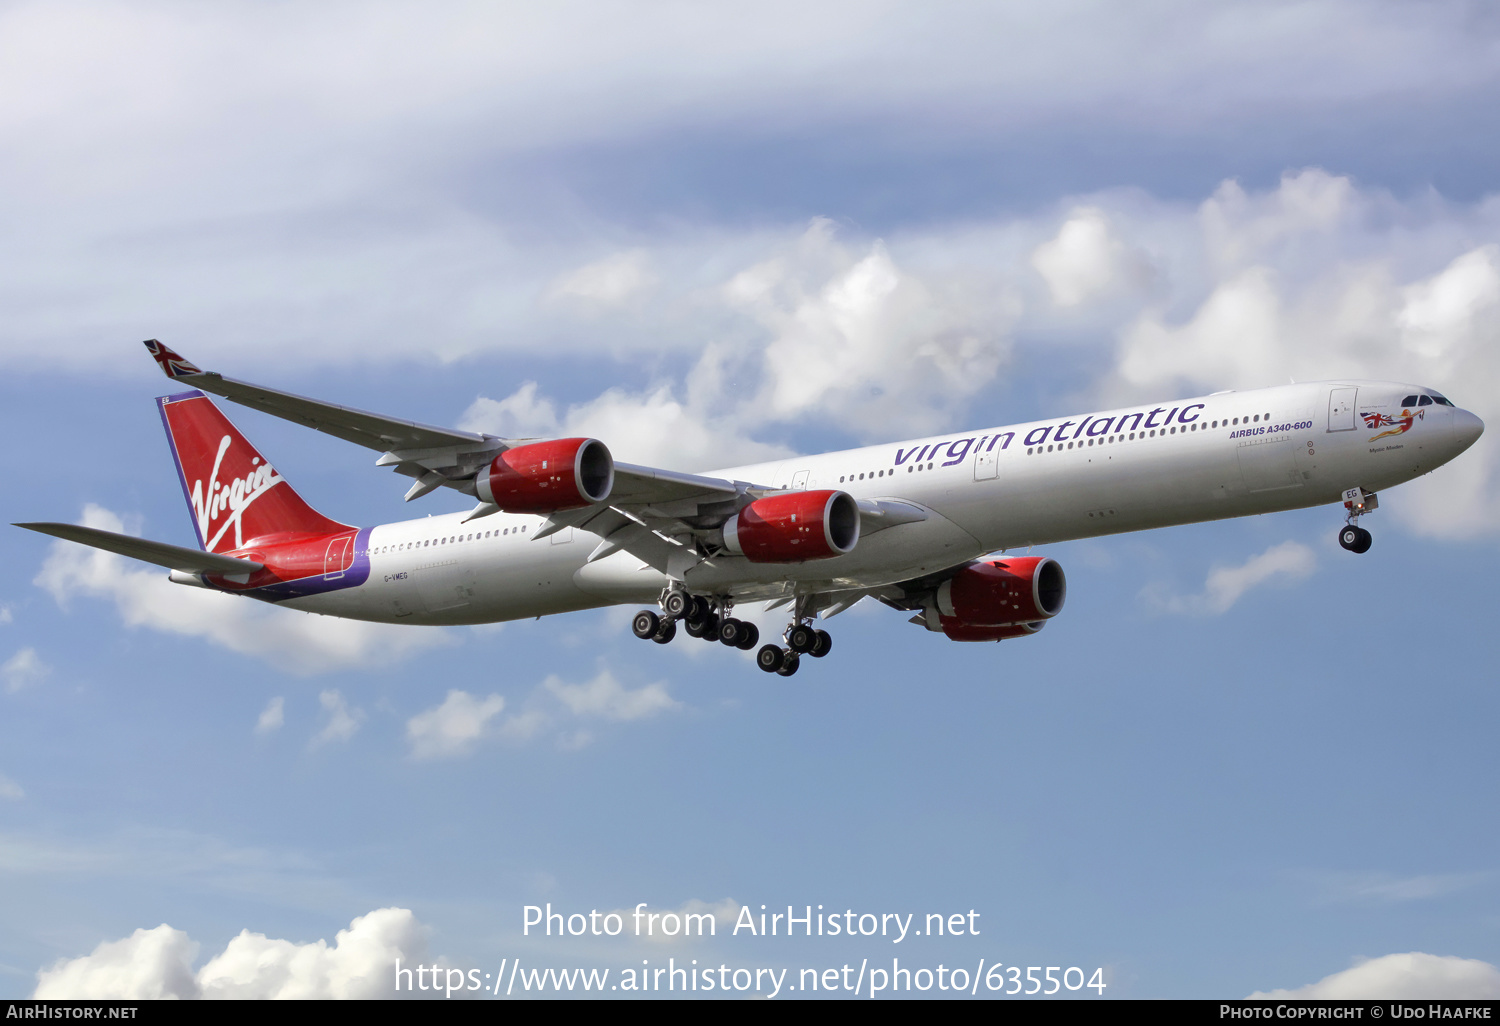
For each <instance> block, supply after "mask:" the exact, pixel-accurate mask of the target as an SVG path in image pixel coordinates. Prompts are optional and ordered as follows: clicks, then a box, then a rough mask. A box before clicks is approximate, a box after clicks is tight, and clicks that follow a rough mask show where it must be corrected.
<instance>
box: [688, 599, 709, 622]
mask: <svg viewBox="0 0 1500 1026" xmlns="http://www.w3.org/2000/svg"><path fill="white" fill-rule="evenodd" d="M713 615H714V607H713V606H712V605H711V604H710V603H709V601H708V599H706V598H704V597H703V596H702V595H694V596H693V605H692V608H690V609H689V610H688V612H687V619H688V622H689V623H692V622H694V621H696V622H698V623H707V622H708V618H709V617H711V616H713Z"/></svg>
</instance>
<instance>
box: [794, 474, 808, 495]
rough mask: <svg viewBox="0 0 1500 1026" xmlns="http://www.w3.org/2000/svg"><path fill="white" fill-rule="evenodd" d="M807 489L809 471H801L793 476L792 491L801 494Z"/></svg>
mask: <svg viewBox="0 0 1500 1026" xmlns="http://www.w3.org/2000/svg"><path fill="white" fill-rule="evenodd" d="M806 488H807V471H805V470H799V471H797V472H796V473H795V474H793V475H792V491H794V492H800V491H804V490H805V489H806Z"/></svg>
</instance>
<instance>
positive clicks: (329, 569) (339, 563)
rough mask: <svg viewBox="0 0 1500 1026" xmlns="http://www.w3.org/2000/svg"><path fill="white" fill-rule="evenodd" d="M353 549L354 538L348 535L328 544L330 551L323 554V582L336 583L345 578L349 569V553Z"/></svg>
mask: <svg viewBox="0 0 1500 1026" xmlns="http://www.w3.org/2000/svg"><path fill="white" fill-rule="evenodd" d="M353 547H354V538H353V537H352V536H351V535H347V534H346V535H343V536H341V537H338V538H334V539H333V540H332V541H330V542H329V543H328V551H327V552H325V553H324V554H323V580H325V581H336V580H338V579H339V578H340V577H343V576H344V571H345V570H347V569H349V564H350V562H351V560H350V558H349V553H350V550H351V549H352V548H353ZM313 551H314V552H316V551H317V549H314V550H313Z"/></svg>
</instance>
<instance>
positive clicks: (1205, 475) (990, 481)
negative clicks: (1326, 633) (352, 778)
mask: <svg viewBox="0 0 1500 1026" xmlns="http://www.w3.org/2000/svg"><path fill="white" fill-rule="evenodd" d="M146 347H147V349H148V350H150V352H151V354H152V356H153V357H154V358H155V360H156V361H157V363H158V364H159V365H160V366H161V368H162V370H163V371H164V372H165V373H166V375H167V377H168V378H171V379H172V380H173V381H174V382H175V383H177V384H178V385H181V386H184V387H185V388H187V389H188V390H187V391H181V392H176V393H174V394H172V395H166V396H162V397H160V398H158V399H157V400H156V402H157V407H158V410H159V412H160V414H161V418H162V424H163V426H164V428H165V429H166V434H167V438H168V441H169V443H170V447H171V450H172V454H173V457H174V460H175V462H176V465H177V473H178V478H179V480H180V481H181V484H182V490H183V495H184V497H185V498H186V499H187V504H188V508H189V511H190V513H191V516H192V521H193V528H194V530H195V531H196V533H197V537H198V542H199V547H198V548H196V549H194V548H188V547H183V546H177V545H168V544H164V543H161V542H154V541H149V540H146V539H142V538H136V537H132V536H127V535H120V534H115V533H112V532H108V531H101V530H97V529H94V528H89V527H83V526H79V525H74V524H62V523H28V524H18V525H16V526H19V527H25V528H29V529H31V530H33V531H40V532H41V533H43V534H48V535H52V536H54V537H57V538H62V539H66V540H69V541H73V542H81V543H83V544H85V545H91V546H94V547H96V548H100V549H105V550H108V551H110V552H115V553H119V554H122V555H125V556H130V557H133V558H135V559H139V560H144V561H146V562H149V563H154V564H156V565H158V566H162V567H164V568H166V569H167V570H169V571H170V579H171V580H172V581H174V582H176V583H178V584H182V585H187V586H191V587H194V588H205V589H210V590H213V591H220V592H229V593H233V594H237V595H243V596H245V597H248V598H255V599H260V600H262V601H266V602H272V603H276V604H278V605H283V606H286V607H288V608H291V609H299V610H306V611H309V612H316V613H322V614H326V615H329V616H342V617H349V618H353V619H358V620H372V621H379V622H384V623H404V624H425V625H457V624H479V623H492V622H496V621H501V620H516V619H521V618H527V617H538V616H544V615H549V614H554V613H563V612H569V611H573V610H580V609H591V608H597V607H601V606H611V605H618V604H624V603H630V604H643V605H646V606H647V607H648V608H645V609H642V610H641V611H640V612H639V613H637V614H636V616H635V618H634V620H633V622H632V630H633V631H634V633H635V634H636V635H637V636H638V637H640V638H642V639H647V640H650V641H653V642H656V643H658V644H667V643H668V642H670V641H672V639H673V638H674V637H675V636H676V633H677V627H678V625H679V624H681V625H682V628H683V631H684V632H685V633H686V634H688V635H689V636H691V637H694V638H699V639H704V640H707V641H710V642H714V641H717V642H720V643H722V644H724V645H728V646H730V647H733V648H739V649H743V650H746V651H749V650H751V649H754V648H756V646H757V645H758V644H759V642H760V637H759V629H758V628H757V627H756V625H755V624H753V623H751V622H749V621H746V620H741V619H738V618H736V617H735V616H734V615H733V612H734V610H735V609H736V607H737V606H744V605H747V604H750V603H765V608H766V609H767V610H774V609H782V608H784V609H785V610H786V616H787V621H788V622H787V626H786V629H785V630H784V632H783V634H782V638H781V641H782V644H774V643H768V644H765V645H761V646H760V647H759V649H758V650H757V652H756V662H757V665H759V666H760V668H761V669H763V670H765V671H767V672H768V673H779V674H781V675H782V676H791V675H792V674H793V673H796V672H797V668H798V665H799V662H800V661H801V658H802V657H803V656H810V657H812V658H821V657H823V656H825V655H827V654H828V653H829V651H830V650H831V648H832V644H833V641H832V637H831V636H830V635H829V633H828V632H827V631H826V630H824V629H822V628H820V627H818V626H817V621H819V620H820V619H821V620H826V619H827V618H828V617H831V616H834V615H836V614H838V613H840V612H843V611H844V610H846V609H848V608H849V607H850V606H852V605H854V604H855V603H856V602H859V601H861V600H863V599H866V598H870V599H874V600H876V601H878V602H881V603H884V604H885V605H887V606H890V607H892V608H893V609H896V610H900V611H903V612H908V613H911V614H912V616H911V618H910V620H911V622H912V623H914V624H917V625H919V626H921V627H924V628H926V629H927V630H928V631H932V632H934V633H941V634H943V635H944V636H946V637H947V638H950V639H952V640H954V641H1001V640H1006V639H1012V638H1022V637H1026V636H1028V635H1031V634H1035V633H1037V632H1038V631H1040V630H1041V629H1042V628H1043V627H1044V626H1045V625H1046V623H1047V621H1048V620H1050V619H1051V618H1052V617H1054V616H1056V615H1057V614H1058V613H1060V612H1061V611H1062V608H1063V603H1064V600H1065V598H1066V596H1067V580H1066V577H1065V576H1064V574H1063V570H1062V567H1061V566H1060V565H1059V564H1058V563H1057V561H1056V560H1054V559H1051V558H1050V557H1046V556H1039V555H1038V556H1033V555H1024V556H1013V555H1010V554H1009V553H1011V552H1012V551H1014V550H1024V551H1026V552H1028V553H1029V552H1030V551H1031V550H1032V549H1033V548H1035V547H1037V546H1043V545H1047V544H1050V543H1054V542H1062V541H1069V540H1073V539H1079V538H1092V537H1098V536H1101V535H1109V534H1119V533H1122V532H1126V531H1142V530H1147V529H1151V528H1158V527H1168V526H1172V525H1176V524H1190V523H1197V522H1200V521H1207V520H1222V519H1227V518H1230V517H1242V516H1250V515H1253V514H1260V513H1274V512H1278V511H1281V510H1290V509H1301V508H1304V507H1309V506H1317V505H1322V504H1325V503H1336V502H1342V503H1343V507H1344V526H1343V527H1342V528H1341V529H1340V531H1339V544H1340V545H1342V546H1343V547H1344V548H1345V549H1347V550H1349V551H1350V552H1354V553H1363V552H1365V551H1367V550H1368V549H1369V548H1370V544H1371V536H1370V532H1369V531H1367V530H1366V529H1365V528H1363V527H1361V526H1359V522H1360V519H1361V518H1362V517H1363V516H1365V515H1368V514H1369V513H1370V512H1372V511H1374V510H1375V509H1376V508H1377V506H1378V504H1379V502H1378V492H1379V491H1381V490H1383V489H1387V488H1391V487H1393V486H1395V485H1398V484H1401V483H1403V482H1406V481H1410V480H1412V479H1413V478H1415V477H1418V476H1420V475H1422V474H1426V473H1429V472H1430V471H1432V470H1435V469H1436V468H1437V467H1440V466H1442V465H1443V464H1444V463H1447V462H1448V461H1449V460H1451V459H1453V458H1454V457H1456V456H1457V455H1458V454H1459V453H1461V452H1463V451H1464V450H1465V449H1467V448H1469V447H1470V446H1471V445H1473V444H1474V442H1475V441H1476V440H1477V439H1478V438H1479V436H1480V435H1481V434H1482V433H1483V431H1484V424H1483V422H1482V421H1481V420H1480V419H1479V418H1478V417H1477V416H1475V415H1474V414H1472V413H1470V412H1468V411H1467V410H1463V409H1460V408H1458V407H1456V406H1455V405H1454V404H1453V403H1452V402H1450V401H1449V400H1448V399H1447V398H1446V397H1445V396H1444V395H1442V394H1441V393H1439V392H1437V391H1434V390H1433V389H1431V388H1426V387H1422V386H1418V385H1405V384H1399V383H1396V382H1389V381H1362V380H1341V381H1318V382H1306V383H1301V384H1290V385H1281V386H1277V387H1273V388H1262V389H1256V390H1252V391H1227V392H1215V393H1214V394H1212V395H1207V396H1199V397H1195V398H1188V399H1180V400H1174V401H1171V402H1163V403H1157V404H1154V405H1138V406H1130V407H1126V408H1123V409H1115V410H1104V411H1101V412H1098V413H1089V414H1083V415H1075V416H1069V417H1065V418H1052V419H1047V420H1040V421H1032V422H1029V423H1025V424H1011V425H1006V426H1002V427H991V428H985V429H981V430H977V431H968V432H960V433H948V434H943V435H934V436H930V437H927V438H918V439H914V440H910V441H902V442H896V443H893V444H885V445H873V446H866V447H864V448H860V449H849V450H845V451H843V452H833V453H826V454H823V455H818V456H796V457H791V458H788V459H783V460H776V461H773V462H769V463H760V464H755V465H752V466H744V467H732V468H729V469H726V470H718V471H712V472H709V473H705V474H687V473H678V472H675V471H669V470H662V469H657V468H653V467H645V466H637V465H633V464H628V463H621V462H618V461H616V460H615V459H614V457H613V455H612V454H611V453H610V450H609V448H608V446H607V445H606V444H605V443H604V442H603V441H601V440H599V439H594V438H558V439H524V438H522V439H510V438H499V437H496V436H493V435H488V434H479V433H474V432H468V431H458V430H453V429H449V428H440V427H431V426H428V425H424V424H418V423H414V422H411V421H406V420H399V419H396V418H392V417H385V416H380V415H378V414H373V413H367V412H364V411H362V410H356V409H352V408H350V407H345V406H339V405H335V404H333V403H328V402H322V401H319V400H315V399H309V398H306V397H304V396H300V395H294V394H292V393H289V392H281V391H277V390H275V389H271V388H265V387H262V386H259V385H253V384H249V383H247V382H243V381H237V380H235V379H232V378H227V377H224V376H222V375H221V374H218V373H215V372H210V371H203V370H200V369H199V368H198V367H197V366H195V365H194V364H192V363H190V362H188V361H187V360H186V359H184V358H183V357H182V356H180V355H178V354H177V353H175V352H173V351H172V350H171V349H168V348H167V347H166V346H164V345H162V344H161V343H160V342H159V341H157V340H154V339H153V340H150V341H147V342H146ZM209 394H212V395H216V396H219V397H222V398H224V399H228V400H229V401H231V402H235V403H239V404H241V405H244V406H248V407H250V408H251V409H255V410H260V411H262V412H264V413H269V414H271V415H273V416H277V417H282V418H284V419H286V420H290V421H293V422H295V423H298V424H302V425H304V426H306V427H310V428H314V429H316V430H319V431H323V432H326V433H328V434H331V435H334V436H336V437H338V438H342V439H345V440H347V441H350V442H354V443H356V444H358V445H363V446H365V447H367V448H370V449H373V450H375V451H377V452H379V453H380V454H381V455H380V456H379V458H378V459H377V460H376V461H375V462H376V465H377V466H382V467H390V468H392V469H393V470H394V471H395V472H396V473H398V474H401V475H404V476H406V477H408V478H411V479H412V484H411V487H410V489H409V490H408V491H407V493H406V499H407V500H408V501H411V500H414V499H417V498H420V497H421V496H424V495H427V494H429V493H431V492H433V491H436V490H437V489H439V488H449V489H453V490H455V491H458V492H461V493H463V494H464V495H466V496H468V497H469V498H470V499H472V500H474V501H475V505H474V506H473V508H472V509H469V510H465V511H462V512H457V513H447V514H442V515H435V516H429V517H424V518H422V519H420V520H407V521H402V522H398V523H392V524H382V525H380V526H378V527H354V526H350V525H348V524H344V523H341V522H339V521H336V520H332V519H329V518H328V517H326V516H324V515H323V514H321V513H319V512H317V511H316V510H314V509H313V508H312V507H311V506H309V505H308V504H307V503H306V502H305V501H303V499H302V497H301V496H299V495H298V494H297V492H296V491H294V490H293V489H292V486H291V485H290V484H289V483H288V482H287V481H286V480H285V478H283V477H282V476H281V475H280V474H279V473H278V472H277V471H276V470H275V468H274V467H273V465H272V464H271V463H270V462H269V461H268V460H267V459H266V458H265V457H264V456H263V455H262V454H261V453H260V451H259V450H258V449H256V448H255V447H254V446H253V445H251V443H250V442H249V441H248V440H246V438H245V437H244V436H243V435H242V434H241V433H240V432H239V431H238V430H237V429H236V428H235V427H234V425H233V424H231V423H230V421H229V420H228V418H227V417H225V416H224V414H223V412H222V411H221V410H220V409H219V407H218V406H217V405H215V403H214V402H213V400H212V399H210V398H209Z"/></svg>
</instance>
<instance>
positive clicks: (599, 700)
mask: <svg viewBox="0 0 1500 1026" xmlns="http://www.w3.org/2000/svg"><path fill="white" fill-rule="evenodd" d="M542 686H543V687H544V688H546V689H547V690H548V691H549V692H551V693H552V694H553V695H556V696H557V698H558V699H559V700H561V701H562V703H563V704H564V705H566V706H567V707H568V709H569V711H571V712H572V713H573V714H574V715H576V716H597V717H599V718H601V719H607V720H639V719H644V718H646V717H648V716H655V715H656V714H657V713H661V712H668V711H670V710H673V709H680V708H681V707H682V703H681V702H678V701H677V700H676V699H674V698H673V697H672V696H671V695H669V694H667V685H666V683H665V682H664V681H657V682H656V683H655V684H647V685H646V686H645V687H643V688H636V689H635V690H633V691H632V690H631V689H629V688H627V687H625V686H624V685H623V684H621V683H620V682H619V681H618V680H617V679H616V678H615V675H614V674H612V673H610V672H609V671H608V670H600V671H599V674H598V675H597V676H596V677H595V678H594V679H593V680H591V681H587V682H585V683H583V684H566V683H564V682H563V681H562V679H561V678H559V677H556V676H553V677H548V678H547V679H546V681H544V682H543V684H542Z"/></svg>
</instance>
